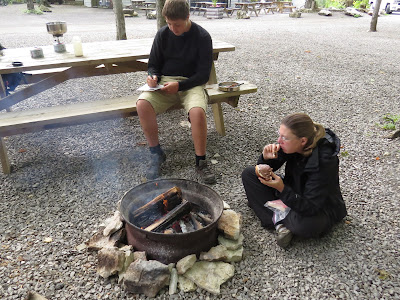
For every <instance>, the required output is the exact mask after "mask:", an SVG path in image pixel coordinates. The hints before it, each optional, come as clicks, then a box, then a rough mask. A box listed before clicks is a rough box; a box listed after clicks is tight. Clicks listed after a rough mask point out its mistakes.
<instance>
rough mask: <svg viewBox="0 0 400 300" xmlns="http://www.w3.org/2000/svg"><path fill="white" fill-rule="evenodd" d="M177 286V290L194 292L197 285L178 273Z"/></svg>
mask: <svg viewBox="0 0 400 300" xmlns="http://www.w3.org/2000/svg"><path fill="white" fill-rule="evenodd" d="M178 287H179V290H181V291H183V292H185V293H187V292H194V291H195V290H196V288H197V285H196V284H195V283H194V282H193V281H191V280H190V279H188V278H186V277H185V276H182V275H178Z"/></svg>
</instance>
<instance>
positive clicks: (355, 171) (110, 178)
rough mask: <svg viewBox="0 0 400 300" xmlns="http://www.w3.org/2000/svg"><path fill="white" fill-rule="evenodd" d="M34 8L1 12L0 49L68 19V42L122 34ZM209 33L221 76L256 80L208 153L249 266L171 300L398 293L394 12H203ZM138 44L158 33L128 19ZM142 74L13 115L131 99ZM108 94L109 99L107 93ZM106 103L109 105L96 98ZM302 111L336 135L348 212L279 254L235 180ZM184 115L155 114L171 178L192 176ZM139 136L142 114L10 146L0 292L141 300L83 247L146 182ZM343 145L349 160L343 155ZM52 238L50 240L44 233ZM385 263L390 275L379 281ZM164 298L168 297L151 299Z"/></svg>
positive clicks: (88, 14) (44, 36) (38, 101)
mask: <svg viewBox="0 0 400 300" xmlns="http://www.w3.org/2000/svg"><path fill="white" fill-rule="evenodd" d="M24 9H25V6H24V5H9V6H7V7H0V37H1V38H0V42H1V43H2V44H4V45H5V46H6V47H8V48H13V47H22V46H40V45H48V44H50V43H52V37H51V36H50V35H49V34H48V33H47V32H46V30H45V23H46V22H47V21H55V20H65V21H67V24H68V32H67V33H66V34H65V40H66V41H67V42H70V41H71V40H72V36H73V35H78V34H79V35H80V36H81V37H82V40H83V42H88V41H99V40H113V39H115V25H114V16H113V12H112V11H111V10H107V9H91V8H83V7H74V6H67V5H62V6H58V5H54V7H53V12H52V13H48V14H44V15H25V14H23V10H24ZM192 19H193V20H194V21H196V22H198V23H199V24H200V25H202V26H203V27H205V28H206V29H207V30H208V31H209V32H210V33H211V35H212V37H213V38H214V39H219V40H223V41H226V42H230V43H232V44H234V45H236V51H235V52H230V53H222V54H221V55H220V58H219V60H218V61H217V62H216V68H217V75H218V77H219V80H223V81H227V80H235V79H236V80H243V79H246V80H250V81H251V82H253V83H255V84H257V86H258V87H259V92H258V93H256V94H251V95H248V96H242V97H241V99H240V104H239V107H238V109H233V108H231V107H230V106H225V107H224V113H225V124H226V127H227V135H226V136H224V137H221V136H218V134H217V133H216V131H215V128H214V124H213V122H212V114H211V111H209V112H208V113H207V115H208V117H209V122H208V123H209V125H208V126H209V139H208V157H210V158H211V157H213V156H214V155H216V154H218V155H219V157H218V158H216V160H218V164H215V165H214V168H215V170H216V172H217V173H218V174H219V177H220V178H219V182H218V183H217V184H216V185H215V186H213V188H214V189H215V191H217V192H218V193H219V194H220V195H221V196H222V197H223V199H224V200H225V201H226V202H228V203H229V204H230V205H231V207H232V208H233V209H235V210H236V211H238V212H240V213H241V214H242V215H243V231H244V234H245V258H244V260H243V261H242V262H240V263H236V265H235V268H236V274H235V276H234V278H233V279H232V280H230V281H229V282H228V283H226V284H224V285H223V287H222V290H221V295H220V296H214V295H211V294H209V293H206V292H205V291H198V292H197V293H188V294H177V295H174V296H173V297H170V298H172V299H297V298H298V299H318V298H319V299H336V298H339V299H399V298H400V281H399V275H400V272H399V270H400V263H399V261H400V260H399V248H400V243H399V240H400V239H399V237H400V236H399V232H400V231H399V221H398V219H397V216H398V215H400V211H399V206H398V197H399V195H400V190H399V179H400V175H399V174H400V169H399V159H400V151H399V149H400V147H399V143H400V140H399V139H397V140H394V141H390V140H388V139H386V138H385V136H386V135H387V134H388V133H387V132H385V131H383V130H382V129H381V128H380V127H379V126H377V123H379V122H381V120H382V116H384V115H385V114H386V113H396V114H400V110H399V107H400V100H399V96H398V95H399V86H400V69H399V61H398V54H397V53H398V50H399V49H400V14H392V15H388V16H384V17H380V18H379V22H378V30H379V31H378V32H376V33H370V32H368V29H369V22H370V17H369V16H364V17H362V18H351V17H347V16H344V15H343V14H341V13H335V14H334V15H333V17H322V16H318V15H317V14H303V16H302V18H299V19H292V18H289V17H288V14H274V15H271V14H269V15H264V14H261V15H260V17H258V18H256V17H251V19H250V20H237V19H235V18H231V19H228V18H224V19H222V20H207V19H205V18H203V17H202V16H193V18H192ZM126 27H127V34H128V38H145V37H153V36H154V34H155V32H156V22H155V21H154V20H146V19H145V18H144V17H143V16H141V17H139V18H130V19H126ZM143 81H144V74H143V73H136V74H126V75H110V76H107V77H102V78H88V79H77V80H72V81H69V82H66V83H63V84H61V85H59V86H58V87H56V88H53V89H50V90H48V91H46V92H43V93H41V94H40V95H38V96H36V97H32V98H30V99H28V100H27V101H25V102H22V103H20V104H18V105H16V107H15V109H16V110H18V109H26V108H30V107H39V106H47V105H52V104H56V103H68V102H77V101H95V100H97V99H99V98H100V97H101V98H103V97H104V98H106V97H117V96H121V95H126V94H131V93H136V92H135V90H136V88H137V87H139V86H140V85H141V84H142V83H143ZM100 95H101V96H100ZM99 96H100V97H99ZM295 111H302V112H306V113H308V114H309V115H310V116H311V117H312V118H313V119H314V120H315V121H318V122H320V123H322V124H324V125H326V126H327V127H330V128H331V129H333V130H334V131H335V132H336V133H337V134H338V135H339V136H340V138H341V140H342V144H343V153H347V154H348V155H347V156H345V155H344V154H343V155H342V156H343V157H342V158H341V163H340V181H341V188H342V192H343V196H344V198H345V201H346V203H347V207H348V213H349V215H348V216H347V217H346V219H345V222H342V223H340V224H338V225H337V226H336V227H335V228H334V230H333V231H332V232H331V233H330V234H328V235H327V236H325V237H323V238H321V239H311V240H304V239H299V238H295V239H294V240H293V243H292V246H291V247H290V248H289V250H287V251H284V250H282V249H280V248H279V247H278V246H277V245H276V242H275V235H274V233H273V232H270V231H267V230H265V229H263V228H261V226H260V223H259V221H258V220H257V219H256V217H255V215H254V213H253V212H252V211H251V210H250V209H249V208H248V207H247V205H246V198H245V194H244V189H243V187H242V184H241V179H240V174H241V171H242V169H243V168H244V167H245V166H247V165H252V164H254V163H255V161H256V159H257V157H258V155H259V153H260V150H261V149H262V147H263V145H264V144H266V143H270V142H273V141H275V140H276V129H277V128H278V126H279V121H280V119H281V118H282V117H283V116H285V115H286V114H288V113H292V112H295ZM184 120H185V116H184V113H183V111H174V112H171V113H168V114H164V115H162V116H160V117H159V124H160V134H161V142H162V145H163V146H164V148H165V150H166V152H167V155H168V159H167V162H166V163H165V167H164V170H163V177H164V178H168V177H175V178H187V179H193V180H197V177H196V176H195V175H194V174H193V164H194V158H193V156H194V153H193V150H192V149H193V146H192V142H191V138H190V130H189V129H188V127H187V126H185V124H184V123H181V122H182V121H184ZM143 141H145V139H144V136H143V134H142V132H141V129H140V124H139V121H138V119H137V118H129V119H124V120H113V121H105V122H98V123H95V124H90V125H81V126H74V127H69V128H63V129H56V130H51V131H45V132H39V133H32V134H25V135H19V136H13V137H10V138H8V139H7V140H6V144H7V146H8V148H9V155H10V160H11V163H12V165H13V166H14V169H15V171H14V172H13V173H12V174H11V175H8V176H5V175H2V174H0V180H1V182H2V183H1V187H0V199H1V200H0V209H1V216H0V298H1V299H23V298H24V297H25V296H26V294H27V292H28V291H30V290H35V291H36V292H38V293H40V294H42V295H44V296H46V297H48V298H49V299H145V298H146V297H143V296H137V295H126V294H125V292H124V291H123V289H122V288H121V287H120V286H119V285H118V284H117V283H116V282H115V280H114V279H112V280H104V279H102V278H99V277H98V276H97V275H96V255H95V254H94V253H88V252H86V251H77V250H76V249H75V247H76V246H77V245H78V244H80V243H82V242H83V241H85V240H87V239H88V238H89V237H91V236H92V234H93V232H94V231H96V228H97V227H98V225H99V224H100V223H101V221H102V220H104V219H105V218H106V217H109V216H111V215H112V213H113V211H114V210H115V204H116V202H117V201H118V200H119V199H120V198H121V197H122V195H123V194H124V193H125V192H126V191H127V190H129V189H130V188H132V187H134V186H136V185H137V184H139V183H141V182H142V176H143V173H144V166H145V164H144V160H145V158H146V156H147V149H146V147H143V146H141V143H142V142H143ZM344 151H346V152H344ZM47 237H51V238H52V242H51V243H45V242H44V239H45V238H47ZM379 270H380V272H379ZM167 298H169V296H168V294H167V291H166V290H164V291H163V292H162V293H161V295H159V296H158V297H157V299H167Z"/></svg>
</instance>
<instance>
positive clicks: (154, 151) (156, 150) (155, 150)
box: [149, 144, 164, 155]
mask: <svg viewBox="0 0 400 300" xmlns="http://www.w3.org/2000/svg"><path fill="white" fill-rule="evenodd" d="M149 148H150V153H151V154H158V155H162V154H163V153H164V151H163V150H162V149H161V146H160V144H158V145H157V146H154V147H149Z"/></svg>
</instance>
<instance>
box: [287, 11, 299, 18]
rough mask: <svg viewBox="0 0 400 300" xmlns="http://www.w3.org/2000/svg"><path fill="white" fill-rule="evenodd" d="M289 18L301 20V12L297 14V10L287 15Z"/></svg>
mask: <svg viewBox="0 0 400 300" xmlns="http://www.w3.org/2000/svg"><path fill="white" fill-rule="evenodd" d="M289 17H290V18H301V12H299V11H298V10H295V11H293V12H291V13H289Z"/></svg>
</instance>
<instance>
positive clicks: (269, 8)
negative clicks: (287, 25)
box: [254, 1, 276, 14]
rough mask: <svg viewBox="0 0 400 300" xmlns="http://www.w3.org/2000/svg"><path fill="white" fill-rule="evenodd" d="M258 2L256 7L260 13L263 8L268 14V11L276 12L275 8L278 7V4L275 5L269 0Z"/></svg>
mask: <svg viewBox="0 0 400 300" xmlns="http://www.w3.org/2000/svg"><path fill="white" fill-rule="evenodd" d="M254 3H255V4H256V7H257V8H258V13H260V11H261V10H264V12H265V14H268V12H271V13H274V10H275V9H276V6H275V5H274V2H272V1H270V2H269V1H268V2H254Z"/></svg>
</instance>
